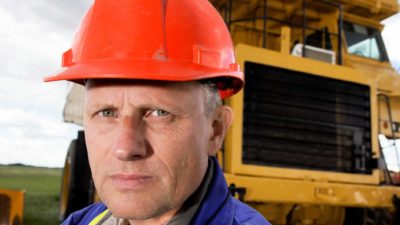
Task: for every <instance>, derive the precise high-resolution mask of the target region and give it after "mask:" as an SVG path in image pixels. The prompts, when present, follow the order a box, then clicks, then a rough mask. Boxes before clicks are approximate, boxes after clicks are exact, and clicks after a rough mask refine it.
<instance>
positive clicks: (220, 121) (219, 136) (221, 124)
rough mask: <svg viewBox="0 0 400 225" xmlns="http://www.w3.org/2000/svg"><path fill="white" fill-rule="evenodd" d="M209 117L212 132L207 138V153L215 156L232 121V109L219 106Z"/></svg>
mask: <svg viewBox="0 0 400 225" xmlns="http://www.w3.org/2000/svg"><path fill="white" fill-rule="evenodd" d="M211 119H212V132H211V135H210V139H209V149H208V155H209V156H215V155H216V154H217V152H218V150H219V149H220V148H221V146H222V143H223V141H224V138H225V135H226V133H227V132H228V129H229V127H230V126H231V124H232V122H233V111H232V109H231V108H230V107H229V106H226V105H223V106H220V107H218V108H217V109H216V110H215V111H214V112H213V115H212V116H211Z"/></svg>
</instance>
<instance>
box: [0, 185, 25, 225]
mask: <svg viewBox="0 0 400 225" xmlns="http://www.w3.org/2000/svg"><path fill="white" fill-rule="evenodd" d="M24 199H25V192H24V191H17V190H8V189H0V225H22V219H23V211H24Z"/></svg>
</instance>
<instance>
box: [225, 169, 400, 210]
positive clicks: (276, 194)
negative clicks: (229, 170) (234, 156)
mask: <svg viewBox="0 0 400 225" xmlns="http://www.w3.org/2000/svg"><path fill="white" fill-rule="evenodd" d="M225 177H226V179H227V182H228V184H232V183H234V184H235V185H236V187H244V188H246V194H245V196H244V197H245V198H244V200H245V201H248V202H272V203H273V202H277V203H278V202H279V203H293V204H317V205H337V206H348V207H387V208H393V207H394V206H393V204H392V197H393V195H394V194H396V195H397V196H400V187H393V186H374V185H356V184H338V183H329V182H313V181H295V180H287V179H274V178H261V177H250V176H239V175H231V174H225Z"/></svg>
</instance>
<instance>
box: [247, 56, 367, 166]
mask: <svg viewBox="0 0 400 225" xmlns="http://www.w3.org/2000/svg"><path fill="white" fill-rule="evenodd" d="M245 74H246V86H245V89H244V112H243V158H242V160H243V163H244V164H253V165H265V166H276V167H287V168H301V169H312V170H326V171H337V172H348V173H371V171H372V168H371V134H370V123H371V119H370V90H369V87H368V86H365V85H360V84H355V83H351V82H346V81H340V80H334V79H330V78H324V77H319V76H314V75H309V74H305V73H301V72H296V71H291V70H287V69H281V68H275V67H271V66H266V65H261V64H256V63H251V62H246V63H245Z"/></svg>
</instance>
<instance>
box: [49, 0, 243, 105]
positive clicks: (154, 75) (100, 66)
mask: <svg viewBox="0 0 400 225" xmlns="http://www.w3.org/2000/svg"><path fill="white" fill-rule="evenodd" d="M107 78H113V79H146V80H161V81H192V80H203V79H215V78H224V79H219V80H220V81H221V80H226V81H227V82H226V85H220V86H225V89H224V91H222V89H220V90H221V92H220V93H221V97H222V98H225V97H229V96H230V95H232V94H234V93H236V92H237V91H239V90H240V89H241V88H242V86H243V73H242V72H241V71H240V69H239V66H238V64H236V62H235V55H234V49H233V44H232V40H231V38H230V35H229V32H228V30H227V27H226V25H225V23H224V21H223V20H222V18H221V16H220V15H219V14H218V12H217V11H216V10H215V9H214V7H213V6H212V5H211V4H210V3H209V2H208V1H207V0H195V1H193V0H147V1H142V0H118V1H112V0H96V1H95V2H94V4H93V5H92V7H91V8H90V9H89V10H88V12H87V13H86V15H85V17H84V19H83V20H82V22H81V24H80V26H79V28H78V31H77V32H76V36H75V39H74V42H73V44H72V47H71V49H69V50H68V51H66V52H65V53H64V54H63V69H62V70H61V71H59V72H58V73H56V74H55V75H53V76H51V77H48V78H46V79H45V81H55V80H69V81H73V82H77V83H82V81H83V80H84V79H107Z"/></svg>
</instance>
